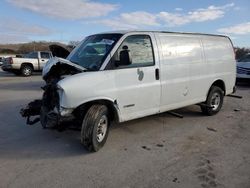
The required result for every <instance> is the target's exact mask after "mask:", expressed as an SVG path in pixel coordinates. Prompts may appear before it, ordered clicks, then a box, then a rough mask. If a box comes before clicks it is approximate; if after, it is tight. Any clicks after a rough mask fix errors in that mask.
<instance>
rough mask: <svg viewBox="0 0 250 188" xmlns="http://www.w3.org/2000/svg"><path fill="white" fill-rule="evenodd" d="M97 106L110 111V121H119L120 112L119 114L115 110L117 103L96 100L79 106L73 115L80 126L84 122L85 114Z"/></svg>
mask: <svg viewBox="0 0 250 188" xmlns="http://www.w3.org/2000/svg"><path fill="white" fill-rule="evenodd" d="M95 104H101V105H105V106H107V108H108V111H109V118H110V120H111V121H116V120H118V112H117V109H116V108H115V102H112V101H109V100H105V99H104V100H94V101H90V102H87V103H84V104H82V105H80V106H78V107H77V108H76V109H75V110H74V112H73V114H74V115H75V117H76V118H77V120H78V121H79V123H80V124H81V123H82V121H83V119H84V117H85V114H86V113H87V111H88V110H89V108H90V107H91V106H92V105H95Z"/></svg>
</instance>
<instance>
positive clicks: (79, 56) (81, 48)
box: [67, 34, 122, 71]
mask: <svg viewBox="0 0 250 188" xmlns="http://www.w3.org/2000/svg"><path fill="white" fill-rule="evenodd" d="M121 36H122V34H99V35H92V36H89V37H87V38H86V39H85V40H83V41H82V42H81V44H80V45H78V46H77V47H76V48H75V49H74V50H73V51H72V52H71V53H70V55H69V56H68V58H67V59H68V60H69V61H71V62H72V63H75V64H77V65H80V66H82V67H84V68H86V69H88V70H93V71H97V70H99V69H100V67H101V66H102V64H103V61H104V60H105V58H106V57H107V55H108V54H109V52H110V51H111V50H112V48H113V47H114V45H115V44H116V42H117V41H118V40H119V39H120V38H121Z"/></svg>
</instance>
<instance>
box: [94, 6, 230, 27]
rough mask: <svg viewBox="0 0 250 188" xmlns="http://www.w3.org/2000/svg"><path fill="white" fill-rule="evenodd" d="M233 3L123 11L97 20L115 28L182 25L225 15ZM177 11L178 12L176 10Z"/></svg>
mask: <svg viewBox="0 0 250 188" xmlns="http://www.w3.org/2000/svg"><path fill="white" fill-rule="evenodd" d="M234 6H235V5H234V4H233V3H230V4H226V5H223V6H213V5H211V6H209V7H207V8H200V9H196V10H193V11H190V12H187V13H185V12H183V11H182V9H181V8H176V9H175V12H173V13H172V12H159V13H155V14H152V13H148V12H142V11H138V12H131V13H123V14H120V16H118V17H116V18H113V19H102V20H98V21H95V23H100V24H103V25H106V26H108V27H111V28H113V29H139V28H148V27H149V26H150V28H152V27H153V26H157V27H158V26H159V27H160V26H161V27H162V26H166V27H173V26H180V25H185V24H189V23H194V22H205V21H212V20H216V19H219V18H222V17H224V15H225V13H226V11H227V10H229V9H230V8H232V7H234ZM176 11H177V12H176Z"/></svg>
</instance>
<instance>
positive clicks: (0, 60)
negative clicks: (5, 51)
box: [0, 57, 4, 66]
mask: <svg viewBox="0 0 250 188" xmlns="http://www.w3.org/2000/svg"><path fill="white" fill-rule="evenodd" d="M3 59H4V58H3V57H0V66H2V65H3Z"/></svg>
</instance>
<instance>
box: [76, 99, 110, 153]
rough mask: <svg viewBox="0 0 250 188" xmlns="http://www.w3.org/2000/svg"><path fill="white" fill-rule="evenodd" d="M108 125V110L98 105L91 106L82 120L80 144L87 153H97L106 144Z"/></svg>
mask: <svg viewBox="0 0 250 188" xmlns="http://www.w3.org/2000/svg"><path fill="white" fill-rule="evenodd" d="M109 125H110V121H109V116H108V108H107V107H106V106H105V105H98V104H97V105H93V106H91V107H90V108H89V110H88V111H87V113H86V115H85V117H84V119H83V123H82V130H81V143H82V144H83V145H84V146H85V147H86V149H88V150H89V151H98V150H99V149H101V148H102V147H103V146H104V144H105V143H106V140H107V137H108V132H109Z"/></svg>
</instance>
